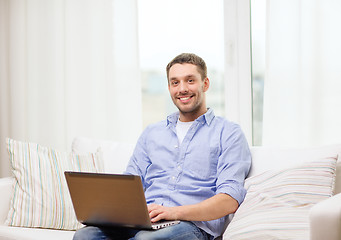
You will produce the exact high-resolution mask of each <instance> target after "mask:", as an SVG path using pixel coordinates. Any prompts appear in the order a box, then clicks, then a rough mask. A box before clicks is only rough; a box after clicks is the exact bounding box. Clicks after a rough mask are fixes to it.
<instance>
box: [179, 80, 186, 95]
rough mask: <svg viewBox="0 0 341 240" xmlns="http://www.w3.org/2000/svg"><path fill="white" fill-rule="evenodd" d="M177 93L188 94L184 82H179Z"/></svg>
mask: <svg viewBox="0 0 341 240" xmlns="http://www.w3.org/2000/svg"><path fill="white" fill-rule="evenodd" d="M179 91H180V93H187V92H188V86H187V84H186V83H185V82H180V84H179Z"/></svg>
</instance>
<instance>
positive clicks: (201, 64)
mask: <svg viewBox="0 0 341 240" xmlns="http://www.w3.org/2000/svg"><path fill="white" fill-rule="evenodd" d="M176 63H180V64H183V63H190V64H193V65H196V66H197V68H198V72H199V73H200V75H201V77H202V80H204V79H205V78H206V77H207V67H206V63H205V61H204V60H203V59H202V58H201V57H199V56H197V55H195V54H193V53H182V54H180V55H178V56H176V57H175V58H174V59H173V60H172V61H170V62H169V63H168V65H167V67H166V72H167V79H168V78H169V69H170V68H171V67H172V66H173V65H174V64H176Z"/></svg>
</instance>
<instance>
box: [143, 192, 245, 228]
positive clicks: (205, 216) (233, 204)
mask: <svg viewBox="0 0 341 240" xmlns="http://www.w3.org/2000/svg"><path fill="white" fill-rule="evenodd" d="M238 205H239V204H238V202H237V201H236V200H235V199H234V198H232V197H231V196H229V195H227V194H223V193H220V194H217V195H215V196H213V197H211V198H209V199H206V200H204V201H202V202H200V203H197V204H193V205H185V206H178V207H163V206H159V205H151V206H149V212H150V217H151V219H152V221H153V222H155V221H159V220H162V219H165V220H184V221H210V220H214V219H218V218H221V217H224V216H226V215H228V214H230V213H234V212H235V211H236V210H237V208H238Z"/></svg>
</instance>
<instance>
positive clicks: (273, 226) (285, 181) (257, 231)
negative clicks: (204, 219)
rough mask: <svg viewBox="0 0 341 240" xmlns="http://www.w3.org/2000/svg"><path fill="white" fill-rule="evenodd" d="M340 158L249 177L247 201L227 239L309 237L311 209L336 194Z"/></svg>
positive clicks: (227, 233)
mask: <svg viewBox="0 0 341 240" xmlns="http://www.w3.org/2000/svg"><path fill="white" fill-rule="evenodd" d="M336 160H337V156H335V157H330V158H325V159H320V160H319V161H314V162H310V163H303V164H300V165H298V166H296V167H291V168H288V169H285V170H270V171H266V172H264V173H262V174H259V175H256V176H253V177H250V178H248V179H246V181H245V187H246V189H247V194H246V197H245V200H244V202H243V203H242V204H241V206H240V207H239V209H238V210H237V212H236V213H235V215H234V217H233V219H232V221H231V223H230V224H229V226H228V227H227V229H226V231H225V233H224V239H233V240H240V239H245V240H246V239H248V240H249V239H262V240H267V239H309V210H310V208H311V207H312V206H313V205H314V204H316V203H318V202H320V201H322V200H324V199H327V198H329V197H330V196H332V195H333V188H334V181H335V168H336Z"/></svg>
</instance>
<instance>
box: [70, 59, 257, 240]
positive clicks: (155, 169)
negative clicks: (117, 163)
mask: <svg viewBox="0 0 341 240" xmlns="http://www.w3.org/2000/svg"><path fill="white" fill-rule="evenodd" d="M166 70H167V78H168V89H169V93H170V95H171V98H172V100H173V103H174V104H175V105H176V107H177V108H178V109H179V112H177V113H174V114H172V115H170V116H168V118H167V120H164V121H162V122H159V123H156V124H153V125H150V126H148V127H147V128H146V129H145V131H144V132H143V133H142V135H141V136H140V138H139V140H138V142H137V144H136V148H135V150H134V153H133V156H132V157H131V159H130V162H129V164H128V167H127V170H126V173H128V174H135V175H139V176H141V179H142V183H143V186H144V189H145V196H146V200H147V203H148V210H149V215H150V218H151V220H152V222H157V221H160V220H180V221H181V222H180V224H177V225H173V226H170V227H167V228H164V229H160V230H156V231H137V230H128V229H112V228H111V229H103V228H101V229H99V228H96V227H86V228H84V229H81V230H79V231H78V232H77V233H76V234H75V239H145V240H147V239H148V240H150V239H185V240H191V239H214V238H216V237H218V236H220V235H221V234H222V232H223V230H224V225H225V222H226V218H227V215H228V214H231V213H234V212H235V211H236V210H237V208H238V206H239V205H240V204H241V203H242V201H243V200H244V197H245V194H246V191H245V189H244V187H243V183H244V179H245V177H246V175H247V174H248V172H249V168H250V164H251V156H250V152H249V147H248V144H247V141H246V139H245V137H244V134H243V133H242V131H241V129H240V127H239V126H238V125H237V124H235V123H232V122H229V121H228V120H226V119H224V118H222V117H218V116H215V115H214V113H213V110H212V109H208V108H207V107H206V96H205V93H206V91H207V90H208V89H209V86H210V81H209V79H208V77H207V68H206V64H205V62H204V61H203V59H201V58H200V57H198V56H196V55H195V54H188V53H184V54H180V55H179V56H177V57H175V58H174V59H173V60H172V61H171V62H170V63H169V64H168V65H167V68H166ZM118 235H121V236H118ZM84 236H87V237H88V238H84Z"/></svg>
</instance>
